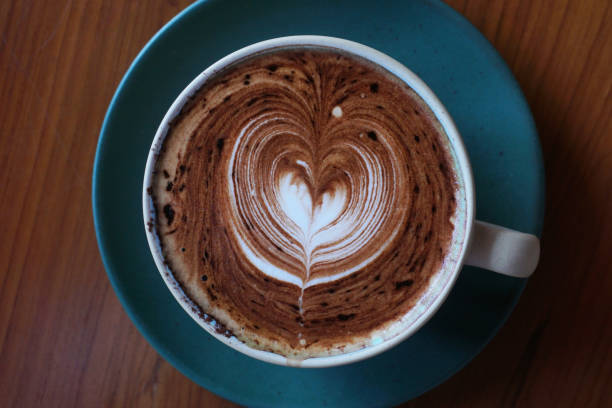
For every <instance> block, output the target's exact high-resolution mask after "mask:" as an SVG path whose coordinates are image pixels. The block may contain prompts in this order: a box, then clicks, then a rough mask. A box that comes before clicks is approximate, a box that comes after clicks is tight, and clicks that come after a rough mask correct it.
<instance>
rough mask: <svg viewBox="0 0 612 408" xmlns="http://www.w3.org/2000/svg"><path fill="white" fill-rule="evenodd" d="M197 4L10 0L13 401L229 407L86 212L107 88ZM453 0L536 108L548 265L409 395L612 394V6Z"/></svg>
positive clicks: (3, 237)
mask: <svg viewBox="0 0 612 408" xmlns="http://www.w3.org/2000/svg"><path fill="white" fill-rule="evenodd" d="M188 3H189V2H188V1H186V0H176V1H171V0H168V1H160V0H157V1H153V0H146V1H118V0H116V1H103V0H91V1H84V0H74V1H59V0H58V1H37V2H32V1H22V2H16V1H15V2H12V1H3V2H0V35H1V38H0V129H1V130H0V209H1V211H0V225H1V226H2V227H1V230H2V233H1V234H0V273H1V275H0V406H2V407H32V406H51V407H56V406H57V407H70V406H78V407H90V406H119V407H122V406H125V407H151V406H207V407H229V406H234V405H233V404H231V403H230V402H227V401H225V400H223V399H222V398H220V397H217V396H215V395H213V394H211V393H210V392H208V391H206V390H204V389H202V388H200V387H198V386H197V385H195V384H194V383H192V382H190V381H189V380H187V379H186V378H185V377H183V376H182V375H181V374H180V373H179V372H178V371H176V370H175V369H174V368H172V367H171V366H170V365H169V364H168V363H166V362H165V361H164V360H163V359H161V357H159V356H158V355H157V353H156V352H155V351H154V350H153V349H152V348H151V347H150V346H149V345H148V343H147V342H146V341H145V340H144V338H143V337H142V336H141V335H140V334H139V333H138V332H137V330H136V329H135V327H134V326H133V325H132V323H131V322H130V320H129V318H128V317H127V315H126V314H125V312H124V311H123V310H122V309H121V306H120V305H119V302H118V300H117V297H116V296H115V294H114V292H113V290H112V289H111V287H110V284H109V282H108V279H107V277H106V274H105V272H104V269H103V266H102V263H101V261H100V256H99V254H98V249H97V245H96V241H95V235H94V230H93V223H92V221H91V219H92V216H91V201H90V197H91V185H90V180H91V171H92V163H93V157H94V154H95V147H96V142H97V137H98V132H99V129H100V125H101V123H102V119H103V117H104V113H105V111H106V108H107V106H108V103H109V101H110V99H111V97H112V94H113V92H114V89H115V87H116V86H117V84H118V83H119V81H120V79H121V77H122V75H123V74H124V72H125V70H126V69H127V67H128V66H129V64H130V62H131V61H132V59H133V58H134V57H135V56H136V54H137V53H138V51H139V50H140V49H141V47H142V46H143V45H144V44H145V43H146V42H147V41H148V39H149V38H150V37H151V36H152V35H153V34H154V33H155V32H156V31H157V30H158V29H159V28H160V27H161V26H162V25H163V24H164V23H165V22H167V21H168V20H169V19H170V18H171V17H172V16H174V15H175V14H176V13H178V12H179V11H180V10H181V9H183V8H184V7H185V6H187V4H188ZM449 4H451V6H452V7H454V8H455V9H456V10H458V11H459V12H461V13H463V14H464V15H465V16H466V17H467V18H468V19H469V20H470V21H472V22H473V23H474V24H475V25H476V26H477V27H478V28H479V29H480V30H481V31H482V32H483V33H484V35H485V36H486V37H487V38H488V39H489V40H490V41H491V42H492V43H493V44H494V45H495V47H496V48H497V49H498V50H499V52H500V53H501V54H502V56H503V57H504V59H505V60H506V62H507V63H508V65H509V66H510V67H511V69H512V71H513V72H514V74H515V75H516V77H517V79H518V81H519V82H520V84H521V86H522V88H523V90H524V92H525V94H526V96H527V99H528V101H529V103H530V105H531V108H532V110H533V113H534V116H535V119H536V123H537V126H538V129H539V132H540V136H541V141H542V146H543V151H544V155H545V162H546V175H547V183H548V184H547V214H546V219H545V228H544V236H543V241H542V243H543V251H542V262H541V265H540V267H539V268H538V270H537V272H536V274H535V275H534V277H533V278H532V279H531V280H530V282H529V284H528V286H527V289H526V291H525V293H524V295H523V297H522V299H521V302H520V303H519V306H518V307H517V309H516V311H515V312H514V313H513V315H512V317H511V318H510V320H509V321H508V324H507V325H506V326H505V327H504V328H503V329H502V330H501V332H500V333H499V335H498V336H497V337H496V338H495V339H494V340H493V341H492V342H491V344H490V345H489V346H488V347H487V348H486V349H485V350H484V352H483V353H482V354H480V355H479V356H478V357H477V358H476V359H475V360H474V361H473V362H472V363H471V364H469V365H468V366H467V367H466V368H465V369H464V370H463V371H461V372H460V373H459V374H457V375H455V376H454V377H453V378H452V379H451V380H450V381H448V382H446V383H445V384H443V385H441V386H440V387H438V388H436V389H434V390H432V391H430V392H428V393H426V394H425V395H423V396H421V397H419V398H418V399H416V400H414V401H412V402H409V403H407V404H405V405H404V406H405V407H425V406H427V407H429V406H457V407H491V406H502V407H505V406H521V407H523V406H526V407H531V406H538V407H548V406H550V407H565V406H568V407H569V406H572V407H573V406H575V407H586V406H588V407H591V406H592V407H598V406H601V407H610V406H612V392H611V391H610V390H612V255H611V252H612V251H610V241H611V238H612V97H611V95H610V92H611V89H612V68H611V67H612V24H611V23H610V22H611V21H612V5H611V4H610V1H608V0H584V1H580V0H559V1H553V0H469V1H461V0H451V1H449ZM77 84H78V85H77Z"/></svg>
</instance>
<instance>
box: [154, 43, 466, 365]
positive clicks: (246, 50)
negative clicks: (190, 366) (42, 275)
mask: <svg viewBox="0 0 612 408" xmlns="http://www.w3.org/2000/svg"><path fill="white" fill-rule="evenodd" d="M309 46H311V47H322V48H329V49H336V50H339V51H342V52H348V53H349V54H353V55H356V56H359V57H362V58H365V59H366V60H369V61H371V62H373V63H374V64H376V65H379V66H381V67H382V68H384V69H385V70H387V71H389V72H390V73H392V74H393V75H395V76H396V77H398V78H399V79H400V80H402V81H403V82H405V83H406V84H408V85H409V86H410V87H411V88H412V89H413V90H414V91H415V92H416V93H417V94H418V95H419V96H420V97H421V98H422V99H423V101H424V102H425V103H426V104H427V106H428V107H429V108H430V109H431V111H432V112H433V113H434V115H435V117H436V119H438V121H439V123H440V124H441V125H442V127H443V129H444V131H445V133H446V135H447V137H448V139H449V140H450V145H451V148H452V150H453V152H454V154H455V161H456V164H457V166H458V167H459V169H460V171H461V175H460V176H461V177H462V181H463V189H464V194H465V204H466V206H465V232H464V239H463V245H462V247H461V249H460V251H459V255H458V257H457V261H456V262H455V265H454V267H453V269H452V272H451V273H450V276H449V278H448V279H447V281H446V282H445V284H444V286H443V287H442V289H440V291H439V292H438V293H437V296H436V299H435V300H434V301H433V302H432V303H431V304H430V305H429V306H428V307H427V310H426V311H425V312H424V313H423V314H421V315H420V316H419V317H418V318H417V319H416V320H415V322H413V323H412V324H411V325H410V326H409V327H407V328H406V329H405V330H404V331H402V332H400V333H399V334H397V335H395V336H394V337H391V338H389V339H386V340H385V341H383V342H382V343H380V344H377V345H370V346H366V347H364V348H362V349H359V350H355V351H352V352H349V353H342V354H337V355H332V356H324V357H312V358H308V359H305V360H295V359H291V358H288V357H285V356H282V355H280V354H276V353H272V352H268V351H263V350H258V349H254V348H251V347H249V346H248V345H246V344H245V343H243V342H241V341H240V340H238V339H237V338H236V337H234V336H231V337H226V336H225V335H223V334H222V333H219V332H218V331H217V330H216V329H215V327H214V326H213V323H214V322H207V321H205V320H204V319H203V318H202V313H201V311H200V309H199V306H197V305H196V304H195V303H194V302H193V301H192V300H191V299H190V298H189V297H188V296H187V295H186V294H185V293H184V291H183V289H182V288H181V285H180V284H179V283H178V281H177V280H176V279H175V277H174V275H173V273H172V272H171V271H170V269H169V268H168V266H167V265H166V263H165V262H164V257H163V254H162V252H161V248H160V243H159V238H158V236H157V234H156V232H155V228H154V227H150V228H149V227H148V226H150V225H151V224H150V223H151V222H152V221H153V220H154V217H155V208H154V205H153V202H152V198H151V196H150V193H149V191H150V186H151V185H152V179H153V170H154V168H155V163H156V160H157V157H158V155H159V149H160V148H161V145H162V142H163V140H164V139H165V137H166V134H167V132H168V130H169V124H170V122H171V121H172V119H174V118H175V117H176V116H177V115H178V114H179V113H180V111H181V109H182V107H183V106H184V105H185V103H186V102H187V101H188V100H189V99H190V98H191V96H192V95H193V94H194V93H196V92H197V91H198V90H199V89H200V88H201V87H202V86H203V85H204V84H205V82H206V81H207V80H208V79H209V78H210V77H212V76H214V75H215V74H216V73H217V72H219V71H220V70H222V69H224V68H225V67H226V66H228V65H230V64H233V63H235V62H237V61H240V60H241V59H245V58H248V57H251V56H253V55H255V54H258V53H262V52H265V51H269V50H272V49H279V48H288V47H309ZM142 200H143V216H144V225H145V233H146V236H147V241H148V244H149V248H150V250H151V254H152V255H153V259H154V261H155V265H156V266H157V269H158V271H159V272H160V275H161V276H162V279H163V280H164V282H165V284H166V286H167V287H168V289H169V290H170V292H171V293H172V295H173V296H174V298H175V299H176V300H177V302H178V303H179V304H180V305H181V307H182V308H183V310H185V312H187V314H189V316H191V318H192V319H193V320H195V321H196V322H197V323H198V324H199V325H200V326H201V327H202V328H203V329H205V330H206V331H207V332H208V333H209V334H211V335H212V336H213V337H215V338H216V339H217V340H219V341H221V342H223V343H224V344H226V345H228V346H229V347H231V348H233V349H234V350H236V351H239V352H241V353H243V354H246V355H248V356H249V357H253V358H255V359H258V360H261V361H265V362H268V363H272V364H277V365H281V366H291V367H304V368H323V367H333V366H339V365H344V364H349V363H354V362H357V361H361V360H364V359H367V358H370V357H373V356H375V355H377V354H380V353H382V352H384V351H386V350H389V349H390V348H392V347H394V346H396V345H397V344H399V343H401V342H402V341H404V340H406V339H407V338H409V337H410V336H412V335H413V334H414V333H416V332H417V331H418V330H419V329H420V328H421V327H422V326H423V325H424V324H425V323H426V322H427V321H429V319H430V318H431V317H432V316H433V315H434V314H435V313H436V312H437V311H438V309H439V308H440V306H441V305H442V304H443V303H444V301H445V300H446V298H447V297H448V295H449V293H450V291H451V290H452V288H453V286H454V284H455V282H456V280H457V277H458V275H459V272H460V271H461V268H462V266H463V262H464V259H465V256H466V254H467V250H468V249H469V247H470V243H471V240H472V227H473V224H474V219H475V207H476V206H475V192H474V180H473V174H472V169H471V165H470V161H469V158H468V155H467V151H466V149H465V145H464V143H463V140H462V138H461V136H460V134H459V131H458V130H457V127H456V125H455V123H454V121H453V120H452V118H451V116H450V114H449V113H448V111H447V110H446V108H445V107H444V105H443V104H442V102H441V101H440V100H439V99H438V97H437V96H436V95H435V94H434V92H433V91H432V90H431V89H430V88H429V87H428V86H427V85H426V84H425V82H424V81H423V80H421V79H420V78H419V77H418V76H417V75H416V74H415V73H414V72H412V71H411V70H410V69H408V68H407V67H406V66H404V65H403V64H402V63H400V62H399V61H397V60H395V59H393V58H391V57H390V56H388V55H386V54H384V53H382V52H380V51H378V50H376V49H374V48H371V47H368V46H366V45H363V44H360V43H357V42H354V41H350V40H346V39H341V38H336V37H328V36H319V35H295V36H288V37H278V38H273V39H269V40H265V41H261V42H257V43H254V44H252V45H248V46H246V47H243V48H241V49H239V50H237V51H234V52H232V53H231V54H229V55H227V56H225V57H223V58H221V59H220V60H218V61H216V62H215V63H213V64H212V65H211V66H209V67H208V68H206V69H205V70H204V71H203V72H201V73H200V74H199V75H198V76H196V77H195V78H194V79H193V80H192V81H191V82H190V83H189V85H187V86H186V87H185V88H184V89H183V90H182V91H181V93H180V94H179V95H178V97H177V98H176V99H175V100H174V101H173V103H172V104H171V106H170V108H169V109H168V111H167V112H166V114H165V115H164V117H163V119H162V121H161V123H160V125H159V127H158V129H157V131H156V133H155V136H154V138H153V142H152V145H151V149H150V150H149V154H148V157H147V162H146V166H145V173H144V180H143V191H142Z"/></svg>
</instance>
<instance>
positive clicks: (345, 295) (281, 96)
mask: <svg viewBox="0 0 612 408" xmlns="http://www.w3.org/2000/svg"><path fill="white" fill-rule="evenodd" d="M154 180H155V182H154V185H153V196H154V202H155V207H156V212H157V214H158V216H157V218H156V220H157V222H156V231H157V233H158V234H159V238H160V242H161V244H162V246H163V253H164V256H165V259H166V262H167V263H168V266H169V268H170V270H171V271H172V273H173V274H174V276H175V277H176V279H177V281H178V282H180V284H181V286H182V288H183V290H184V291H185V293H186V294H187V296H189V298H191V299H192V300H193V301H194V303H195V304H197V305H198V307H200V308H201V310H202V311H203V313H206V315H207V316H212V317H214V319H215V320H216V321H217V322H218V323H220V324H222V325H223V326H224V330H227V333H228V335H229V334H230V333H231V334H232V335H235V336H236V337H238V338H239V339H240V340H242V341H244V342H246V343H247V344H249V345H251V346H253V347H258V348H261V349H265V350H270V351H273V352H276V353H280V354H283V355H287V356H294V357H299V358H305V357H311V356H319V355H328V354H334V353H339V352H342V351H345V350H349V349H354V348H355V346H356V345H359V344H361V345H363V344H365V343H364V341H363V339H366V338H368V333H371V332H372V331H373V330H376V329H379V328H381V327H384V326H385V325H387V324H390V322H392V321H393V320H394V319H397V318H398V317H399V316H401V315H403V314H404V313H406V311H408V310H410V308H412V307H413V306H414V304H415V302H416V300H417V299H418V298H419V296H420V294H421V293H422V292H423V290H424V289H425V288H426V287H427V285H428V283H429V280H430V278H431V277H432V275H434V274H435V273H436V271H437V270H438V269H439V268H440V266H441V265H442V263H443V262H444V260H445V256H446V254H447V252H448V248H449V245H450V242H451V235H452V232H453V223H452V221H453V216H454V213H455V210H456V208H457V204H456V200H455V192H456V189H457V183H456V177H455V167H454V165H453V161H452V160H451V153H450V150H449V148H448V141H447V139H446V136H445V134H444V133H443V132H442V130H441V127H440V125H439V124H438V123H437V121H436V120H435V119H434V117H433V115H432V114H431V112H430V111H429V110H428V108H427V107H426V106H425V105H424V104H423V102H422V101H421V100H420V98H419V97H418V96H416V94H415V93H414V92H413V91H412V90H411V89H410V88H409V87H408V86H406V85H405V84H403V83H402V82H401V81H399V80H398V79H396V78H395V77H394V76H392V75H391V74H389V73H387V72H384V71H382V70H381V69H380V68H377V67H375V66H373V65H371V64H370V63H369V62H367V61H365V60H361V59H359V58H357V57H353V56H348V55H343V54H338V53H335V52H330V51H325V50H321V49H309V50H304V51H295V50H294V51H289V50H284V51H283V50H278V51H275V52H270V53H267V54H265V55H260V56H257V57H252V58H250V59H248V60H246V61H241V62H239V63H237V64H234V65H233V66H231V67H229V68H227V69H225V70H223V71H222V72H219V73H217V74H216V75H215V76H214V77H213V78H212V79H211V80H210V81H208V82H207V84H206V85H205V86H204V87H203V88H202V89H200V90H199V91H198V92H197V93H196V94H195V95H194V96H193V97H192V98H191V100H190V101H189V103H188V104H187V105H186V106H185V107H184V109H183V110H182V112H181V114H180V115H179V116H178V117H177V118H176V119H175V120H174V121H173V123H172V125H171V128H170V130H169V131H168V134H167V136H166V138H165V141H164V143H163V146H162V149H161V151H160V155H159V158H158V161H157V167H156V177H155V179H154Z"/></svg>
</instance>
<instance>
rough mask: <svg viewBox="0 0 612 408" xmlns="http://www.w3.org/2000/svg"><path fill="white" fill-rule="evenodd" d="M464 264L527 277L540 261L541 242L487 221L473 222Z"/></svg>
mask: <svg viewBox="0 0 612 408" xmlns="http://www.w3.org/2000/svg"><path fill="white" fill-rule="evenodd" d="M472 234H473V235H472V243H471V246H470V249H469V250H468V253H467V256H466V258H465V264H466V265H472V266H478V267H480V268H484V269H488V270H490V271H494V272H497V273H501V274H504V275H508V276H514V277H517V278H528V277H529V276H530V275H531V274H532V273H533V271H534V270H535V268H536V266H537V265H538V259H539V258H540V240H539V239H538V237H536V236H535V235H531V234H525V233H523V232H518V231H514V230H511V229H508V228H504V227H500V226H499V225H495V224H489V223H488V222H483V221H478V220H476V221H475V222H474V227H473V229H472Z"/></svg>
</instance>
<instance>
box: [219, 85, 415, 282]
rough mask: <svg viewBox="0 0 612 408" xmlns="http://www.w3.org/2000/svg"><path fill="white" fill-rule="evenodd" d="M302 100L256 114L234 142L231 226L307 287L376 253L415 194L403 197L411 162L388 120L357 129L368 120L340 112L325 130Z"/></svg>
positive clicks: (270, 267) (269, 266)
mask: <svg viewBox="0 0 612 408" xmlns="http://www.w3.org/2000/svg"><path fill="white" fill-rule="evenodd" d="M296 98H297V96H296ZM297 106H299V107H300V108H301V109H298V110H296V109H295V107H296V105H293V106H287V107H285V109H283V110H282V111H281V112H282V114H279V111H280V109H278V110H275V113H274V114H270V113H267V112H263V113H262V114H260V115H257V116H254V117H251V118H250V120H249V122H248V123H247V124H246V126H245V127H244V128H243V129H242V130H241V132H240V134H239V137H238V138H237V140H236V142H235V144H234V146H233V149H232V152H231V156H230V159H229V164H228V173H227V178H228V180H227V181H228V183H227V185H228V192H229V197H231V205H230V208H231V213H232V216H231V217H230V220H231V221H232V222H231V223H230V225H231V230H232V232H233V234H234V235H235V237H236V238H237V241H238V242H239V246H240V248H241V249H242V251H243V253H244V254H245V256H246V257H247V258H248V259H249V261H250V262H251V263H252V264H253V265H255V266H256V267H257V268H258V269H259V270H260V271H262V272H263V273H265V274H267V275H269V276H270V277H273V278H276V279H280V280H284V281H286V282H289V283H292V284H295V285H297V286H300V287H302V288H305V287H308V286H311V285H315V284H318V283H321V282H327V281H330V280H334V279H339V278H341V277H343V276H346V275H347V274H350V273H351V272H353V271H355V270H358V269H361V268H363V267H364V266H366V265H367V264H368V263H369V262H371V260H373V259H375V258H376V256H377V255H378V254H379V253H380V252H381V251H383V250H384V249H385V248H386V245H387V243H388V242H389V241H391V240H392V239H393V238H394V237H395V235H396V233H397V231H398V230H399V228H400V227H401V224H402V221H403V219H404V218H405V211H404V210H403V209H405V208H407V207H408V204H409V203H403V204H404V206H403V207H402V206H398V203H397V193H398V190H399V189H398V185H400V186H401V185H402V183H405V182H406V181H407V180H406V170H405V169H402V168H401V166H400V163H401V160H400V158H399V157H397V155H396V154H395V153H394V150H395V151H396V150H397V149H398V146H393V140H392V138H390V137H388V136H387V135H386V129H385V127H384V126H382V125H380V126H377V124H376V123H373V122H372V121H368V123H367V124H365V123H364V124H363V128H362V129H361V131H359V132H356V133H355V129H354V127H353V126H354V125H355V122H356V121H357V122H358V119H355V120H352V121H350V122H347V120H350V119H346V118H334V119H332V120H331V121H330V122H328V126H325V127H320V128H318V129H317V128H315V127H314V126H313V125H312V121H309V120H307V118H308V117H309V116H310V115H312V113H311V112H308V107H307V106H306V105H301V106H300V105H297ZM290 108H292V109H290ZM347 123H350V124H351V128H350V131H351V132H352V133H354V135H353V136H350V135H347V134H346V130H348V129H347ZM373 129H376V130H373ZM368 134H369V135H370V136H368ZM373 135H374V136H373ZM372 243H376V245H375V246H373V245H372Z"/></svg>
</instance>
